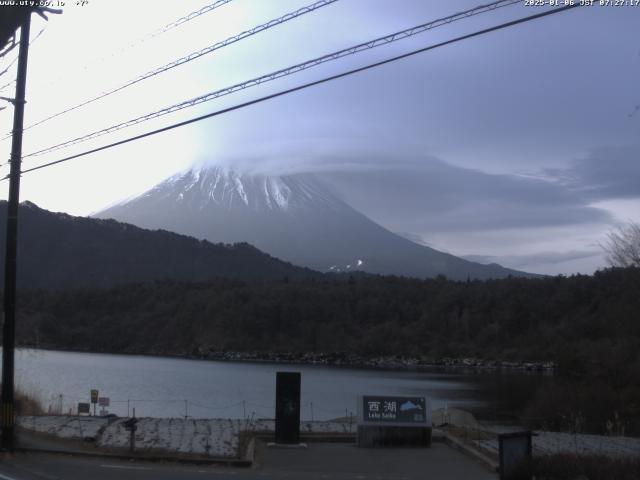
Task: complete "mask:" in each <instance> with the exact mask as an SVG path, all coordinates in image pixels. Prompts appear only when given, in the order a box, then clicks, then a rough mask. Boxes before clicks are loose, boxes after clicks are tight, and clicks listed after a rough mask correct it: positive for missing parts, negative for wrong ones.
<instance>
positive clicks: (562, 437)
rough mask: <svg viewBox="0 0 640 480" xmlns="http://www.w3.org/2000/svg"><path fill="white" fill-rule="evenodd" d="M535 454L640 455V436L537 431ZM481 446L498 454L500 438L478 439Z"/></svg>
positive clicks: (534, 443)
mask: <svg viewBox="0 0 640 480" xmlns="http://www.w3.org/2000/svg"><path fill="white" fill-rule="evenodd" d="M535 433H536V436H534V437H533V454H534V455H535V456H542V455H551V454H554V453H572V454H576V455H590V454H600V455H605V456H607V457H616V458H617V457H638V456H640V438H631V437H607V436H604V435H587V434H583V433H578V434H572V433H562V432H535ZM476 443H477V444H478V445H480V446H481V447H483V448H485V449H487V450H489V451H491V452H494V453H495V454H496V455H498V439H497V438H496V439H490V440H479V441H476Z"/></svg>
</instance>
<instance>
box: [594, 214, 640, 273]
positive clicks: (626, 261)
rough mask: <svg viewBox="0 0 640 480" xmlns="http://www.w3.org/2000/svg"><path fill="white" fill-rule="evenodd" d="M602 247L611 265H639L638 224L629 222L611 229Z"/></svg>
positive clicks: (639, 234)
mask: <svg viewBox="0 0 640 480" xmlns="http://www.w3.org/2000/svg"><path fill="white" fill-rule="evenodd" d="M602 248H604V250H605V252H606V253H607V262H609V265H611V266H612V267H640V224H639V223H636V222H629V223H627V224H625V225H621V226H619V227H618V228H616V229H615V230H612V231H611V232H609V233H608V234H607V242H606V243H605V244H604V245H602Z"/></svg>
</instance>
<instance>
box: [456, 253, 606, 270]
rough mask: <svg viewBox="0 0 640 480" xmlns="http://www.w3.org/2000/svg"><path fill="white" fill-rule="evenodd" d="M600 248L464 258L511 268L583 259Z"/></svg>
mask: <svg viewBox="0 0 640 480" xmlns="http://www.w3.org/2000/svg"><path fill="white" fill-rule="evenodd" d="M602 254H603V253H602V249H599V250H572V251H569V252H538V253H533V254H526V255H502V256H498V255H465V256H464V258H466V259H467V260H471V261H473V262H479V263H486V264H488V263H499V264H501V265H508V266H509V267H511V268H522V267H525V266H528V265H541V264H547V265H548V264H550V265H557V264H560V263H565V262H570V261H573V260H583V259H587V258H592V257H598V258H599V257H601V256H602Z"/></svg>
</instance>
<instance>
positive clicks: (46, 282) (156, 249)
mask: <svg viewBox="0 0 640 480" xmlns="http://www.w3.org/2000/svg"><path fill="white" fill-rule="evenodd" d="M6 215H7V202H6V201H0V249H2V251H4V248H5V242H6ZM3 266H4V255H2V256H0V267H3ZM317 275H319V274H318V273H317V272H313V271H311V270H309V269H305V268H300V267H297V266H294V265H291V264H289V263H287V262H283V261H281V260H279V259H276V258H273V257H272V256H270V255H267V254H265V253H263V252H261V251H259V250H258V249H257V248H255V247H253V246H251V245H249V244H247V243H236V244H220V243H218V244H213V243H211V242H208V241H206V240H197V239H195V238H190V237H187V236H184V235H180V234H177V233H174V232H169V231H166V230H156V231H152V230H145V229H142V228H139V227H137V226H134V225H130V224H125V223H122V222H117V221H116V220H105V219H96V218H86V217H74V216H72V215H68V214H66V213H56V212H50V211H48V210H45V209H42V208H40V207H38V206H37V205H35V204H34V203H32V202H28V201H27V202H23V203H21V204H20V209H19V222H18V276H17V282H18V286H19V287H21V288H25V287H28V288H56V289H58V288H95V287H111V286H114V285H120V284H125V283H138V282H148V281H156V280H165V279H171V280H183V281H207V280H212V279H214V278H217V277H223V278H233V279H239V280H275V279H282V278H285V277H287V278H291V279H298V278H309V277H313V276H317Z"/></svg>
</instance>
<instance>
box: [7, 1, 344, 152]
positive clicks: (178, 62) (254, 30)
mask: <svg viewBox="0 0 640 480" xmlns="http://www.w3.org/2000/svg"><path fill="white" fill-rule="evenodd" d="M229 1H231V0H226V2H229ZM337 1H338V0H318V1H316V2H315V3H313V4H311V5H307V6H305V7H302V8H299V9H298V10H295V11H293V12H289V13H287V14H286V15H283V16H281V17H278V18H274V19H272V20H269V21H268V22H266V23H263V24H260V25H257V26H255V27H253V28H251V29H249V30H245V31H244V32H241V33H239V34H237V35H234V36H232V37H229V38H227V39H225V40H222V41H220V42H216V43H214V44H213V45H209V46H208V47H205V48H203V49H201V50H198V51H195V52H191V53H190V54H188V55H185V56H183V57H180V58H178V59H177V60H174V61H172V62H170V63H167V64H166V65H162V66H160V67H157V68H155V69H153V70H150V71H148V72H147V73H144V74H142V75H140V76H138V77H136V78H134V79H133V80H130V81H128V82H126V83H124V84H122V85H120V86H119V87H116V88H113V89H111V90H106V91H104V92H102V93H100V94H98V95H97V96H95V97H93V98H90V99H88V100H85V101H83V102H80V103H78V104H76V105H74V106H73V107H69V108H66V109H64V110H62V111H60V112H58V113H55V114H53V115H50V116H48V117H45V118H43V119H42V120H39V121H37V122H35V123H32V124H31V125H29V126H27V127H25V130H29V129H30V128H33V127H35V126H38V125H41V124H43V123H45V122H47V121H49V120H52V119H54V118H56V117H59V116H61V115H64V114H65V113H69V112H71V111H73V110H76V109H78V108H81V107H84V106H86V105H89V104H90V103H93V102H95V101H97V100H100V99H102V98H105V97H108V96H109V95H112V94H114V93H116V92H119V91H121V90H124V89H125V88H127V87H130V86H132V85H135V84H136V83H139V82H141V81H143V80H146V79H148V78H151V77H154V76H156V75H159V74H160V73H163V72H166V71H167V70H171V69H172V68H175V67H178V66H180V65H183V64H185V63H188V62H191V61H193V60H195V59H197V58H200V57H202V56H203V55H207V54H209V53H212V52H214V51H216V50H219V49H221V48H224V47H226V46H228V45H231V44H233V43H236V42H239V41H240V40H243V39H245V38H247V37H250V36H253V35H255V34H257V33H260V32H262V31H264V30H268V29H270V28H273V27H275V26H277V25H280V24H282V23H285V22H288V21H289V20H293V19H295V18H298V17H300V16H302V15H305V14H307V13H311V12H313V11H315V10H317V9H319V8H322V7H326V6H327V5H330V4H332V3H335V2H337ZM185 21H186V20H185ZM10 135H11V134H8V135H7V136H5V137H4V138H3V139H2V140H4V139H5V138H8V137H9V136H10Z"/></svg>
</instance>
